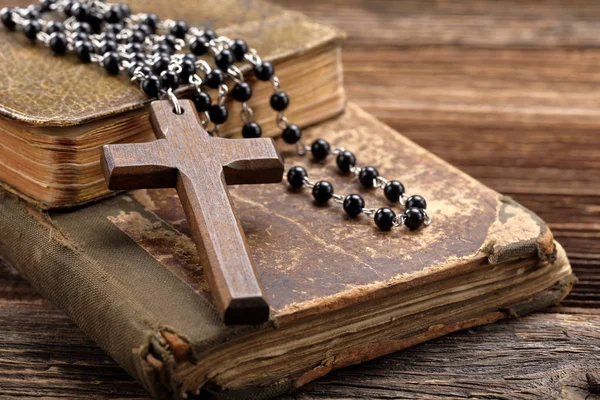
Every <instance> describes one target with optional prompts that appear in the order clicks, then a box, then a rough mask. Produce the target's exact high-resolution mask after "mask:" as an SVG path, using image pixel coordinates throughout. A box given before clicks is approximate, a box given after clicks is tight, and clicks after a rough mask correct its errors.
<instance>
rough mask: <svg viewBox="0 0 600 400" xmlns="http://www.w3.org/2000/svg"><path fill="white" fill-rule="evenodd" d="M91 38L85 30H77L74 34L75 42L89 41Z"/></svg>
mask: <svg viewBox="0 0 600 400" xmlns="http://www.w3.org/2000/svg"><path fill="white" fill-rule="evenodd" d="M89 40H90V36H89V35H88V34H87V33H85V32H77V33H76V34H75V35H74V36H73V41H74V42H75V43H77V42H81V41H89Z"/></svg>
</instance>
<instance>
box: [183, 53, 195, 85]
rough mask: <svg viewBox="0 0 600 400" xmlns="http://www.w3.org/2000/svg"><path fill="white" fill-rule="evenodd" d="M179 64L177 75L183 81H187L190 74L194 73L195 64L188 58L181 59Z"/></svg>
mask: <svg viewBox="0 0 600 400" xmlns="http://www.w3.org/2000/svg"><path fill="white" fill-rule="evenodd" d="M180 66H181V72H180V73H179V76H180V77H181V79H182V80H183V81H185V82H188V80H189V79H190V76H192V75H194V74H195V73H196V65H195V64H194V62H193V61H192V60H190V59H189V58H184V59H183V60H182V61H181V64H180Z"/></svg>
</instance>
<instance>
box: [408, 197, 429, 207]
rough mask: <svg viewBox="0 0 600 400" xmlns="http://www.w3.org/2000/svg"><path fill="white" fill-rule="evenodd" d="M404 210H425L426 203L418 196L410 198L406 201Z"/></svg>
mask: <svg viewBox="0 0 600 400" xmlns="http://www.w3.org/2000/svg"><path fill="white" fill-rule="evenodd" d="M406 208H422V209H426V208H427V202H426V201H425V199H424V198H423V197H421V196H419V195H414V196H410V197H409V198H408V199H406Z"/></svg>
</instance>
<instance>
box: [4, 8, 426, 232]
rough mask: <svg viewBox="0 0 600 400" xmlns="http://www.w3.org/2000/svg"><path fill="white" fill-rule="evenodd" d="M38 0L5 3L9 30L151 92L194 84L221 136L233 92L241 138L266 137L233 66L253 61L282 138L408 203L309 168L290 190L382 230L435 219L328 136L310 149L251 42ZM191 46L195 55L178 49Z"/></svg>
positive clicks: (299, 172) (295, 172)
mask: <svg viewBox="0 0 600 400" xmlns="http://www.w3.org/2000/svg"><path fill="white" fill-rule="evenodd" d="M40 3H41V4H40V5H39V6H35V5H33V6H29V7H27V8H12V9H10V8H4V9H2V11H1V12H0V20H1V22H2V24H3V25H4V26H5V27H6V28H7V29H8V30H16V29H17V28H18V29H19V30H21V31H22V32H23V33H24V35H25V36H26V37H27V38H29V39H30V40H31V41H32V42H36V41H40V42H43V43H44V44H45V45H46V46H47V47H49V48H50V49H51V50H52V52H53V53H54V54H57V55H62V54H65V53H68V52H73V53H74V54H76V55H77V57H78V58H79V59H80V61H81V62H84V63H89V62H93V63H97V64H99V65H101V66H102V67H103V68H104V69H105V70H106V72H107V73H108V74H110V75H118V74H119V73H120V72H121V71H122V70H125V71H126V73H127V74H128V75H129V77H130V78H132V81H133V82H136V83H138V84H139V85H140V88H141V90H142V91H143V92H144V93H145V94H146V95H148V96H149V97H157V96H160V95H162V94H166V93H170V91H173V90H175V89H177V88H178V87H179V86H180V85H183V84H193V85H196V89H197V93H196V94H195V95H194V96H193V98H192V100H193V102H194V105H195V108H196V110H197V111H198V112H199V113H204V115H206V117H207V120H206V121H210V122H212V123H214V124H215V131H214V133H218V125H219V124H222V123H224V122H226V121H227V120H228V117H229V112H228V110H227V107H225V105H224V101H225V96H227V95H229V96H231V97H232V98H233V99H235V100H236V101H238V102H240V103H242V120H243V121H244V125H243V128H242V135H243V136H244V137H245V138H257V137H260V136H261V135H262V129H261V127H260V125H258V124H257V123H256V122H253V121H252V110H251V109H250V107H249V106H248V104H247V103H246V102H247V101H248V100H250V98H251V97H252V87H251V86H250V85H249V84H248V83H246V82H244V81H243V76H242V75H241V72H239V70H238V69H237V68H236V67H235V63H236V62H241V61H244V60H247V61H249V62H250V63H251V64H253V66H254V75H255V76H256V78H257V79H258V80H261V81H271V83H272V85H273V89H274V93H273V94H272V95H271V98H270V101H269V103H270V105H271V108H272V109H273V110H274V111H276V112H277V126H279V127H280V128H281V129H282V133H281V136H282V139H283V140H284V141H285V142H286V143H289V144H295V145H296V146H297V149H298V152H299V153H300V154H302V153H303V152H304V150H310V152H311V154H312V156H313V157H314V158H315V159H316V160H319V161H323V160H325V159H327V157H328V156H329V155H334V156H335V157H336V164H337V166H338V168H339V170H340V171H341V172H343V173H348V172H353V173H354V174H355V175H356V176H357V179H358V180H359V182H360V183H361V184H362V186H364V187H365V188H369V189H370V188H382V189H383V192H384V195H385V197H386V198H387V199H388V201H390V202H391V203H401V204H402V205H404V206H405V212H404V213H403V214H401V215H398V216H396V214H395V213H394V212H393V211H392V210H391V209H389V208H385V207H384V208H381V209H379V210H374V209H365V208H364V204H365V202H364V199H363V198H362V197H361V196H360V195H357V194H352V195H349V196H346V197H342V196H339V195H336V194H335V193H334V191H333V187H332V185H331V184H330V183H329V182H327V181H319V182H316V183H314V184H313V183H312V182H310V181H308V178H307V173H306V170H304V168H302V167H294V168H292V169H290V170H289V171H288V182H289V183H290V186H291V187H293V188H301V187H303V186H307V185H310V187H311V188H312V193H313V197H314V198H315V201H316V202H317V203H318V204H326V203H327V202H328V201H329V200H330V199H332V198H333V199H334V200H335V201H336V202H338V203H340V204H342V205H343V208H344V211H345V212H346V213H347V214H348V215H349V216H350V217H357V216H358V215H360V214H361V213H363V214H366V215H369V216H372V217H373V218H374V221H375V223H376V225H377V226H378V227H379V228H380V229H382V230H389V229H391V228H392V227H393V226H398V225H405V226H406V227H407V228H408V229H411V230H414V229H418V228H419V227H421V226H423V225H424V224H428V223H429V217H428V215H427V212H426V211H425V210H426V207H427V203H426V201H425V199H424V198H423V197H421V196H418V195H413V196H407V195H406V194H405V188H404V185H403V184H402V183H401V182H399V181H395V180H393V181H389V182H388V181H386V180H385V179H383V178H381V177H380V176H379V173H378V171H377V169H376V168H374V167H371V166H367V167H362V168H358V167H356V157H355V155H354V154H353V153H352V152H350V151H347V150H344V149H334V150H332V149H331V146H330V145H329V143H328V142H327V141H325V140H323V139H318V140H316V141H315V142H314V143H313V144H312V145H311V146H310V147H307V146H305V145H304V144H303V143H302V130H301V129H300V127H299V126H297V125H295V124H292V123H289V122H288V121H287V119H286V118H285V116H284V115H283V112H284V111H285V110H286V109H287V108H288V107H289V105H290V99H289V97H288V95H287V94H286V93H285V92H284V91H282V90H281V88H280V86H279V79H278V78H277V77H276V76H275V69H274V67H273V65H272V64H271V63H270V62H268V61H262V60H261V59H260V58H259V57H258V56H257V55H256V51H255V50H254V49H252V48H250V47H249V46H248V45H247V43H246V42H245V41H243V40H241V39H235V40H229V39H227V38H224V37H218V36H217V34H216V33H215V32H214V31H212V30H210V29H205V30H198V29H197V28H190V27H189V26H188V24H187V23H186V22H185V21H170V20H167V21H161V20H160V19H159V18H158V16H156V15H155V14H152V13H147V14H137V15H136V16H135V18H134V17H131V19H130V16H131V10H130V9H129V7H128V6H127V5H124V4H108V3H100V2H94V3H88V2H79V1H76V0H70V1H67V0H58V1H56V0H42V1H41V2H40ZM102 4H104V5H102ZM50 11H52V12H59V13H60V12H62V13H64V15H65V16H66V17H67V18H70V17H72V19H73V20H74V21H75V22H72V20H69V22H68V23H65V24H66V25H67V26H65V24H63V23H62V22H60V21H48V22H44V21H43V20H41V15H42V14H43V13H46V12H50ZM132 21H136V22H135V23H134V22H132ZM148 39H150V41H148ZM148 43H154V44H153V45H151V44H148ZM186 45H187V47H188V48H189V53H186V54H181V53H179V52H180V51H181V50H182V49H183V48H184V47H185V46H186ZM209 50H210V51H212V52H213V53H214V54H215V57H214V63H215V65H216V68H210V67H208V64H206V63H204V61H198V60H196V57H197V56H201V55H205V54H207V53H208V51H209ZM202 63H204V64H206V65H204V64H202ZM198 68H200V70H201V71H202V72H203V73H204V74H205V75H204V78H201V77H199V76H198V75H197V73H198ZM229 76H231V78H232V79H233V80H234V81H235V85H234V86H233V88H232V90H231V91H229V88H228V87H227V86H226V85H225V82H226V79H227V78H228V77H229ZM203 86H206V87H208V88H210V89H219V98H218V101H217V102H216V103H215V104H213V103H212V101H211V97H210V96H209V95H208V94H207V93H206V92H205V91H204V89H203ZM169 95H170V96H172V94H169ZM203 121H204V120H203ZM203 123H204V122H203ZM307 182H308V183H307Z"/></svg>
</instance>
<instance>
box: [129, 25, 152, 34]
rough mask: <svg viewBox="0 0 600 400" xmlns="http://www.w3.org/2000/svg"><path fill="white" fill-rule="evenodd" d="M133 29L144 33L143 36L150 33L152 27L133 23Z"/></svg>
mask: <svg viewBox="0 0 600 400" xmlns="http://www.w3.org/2000/svg"><path fill="white" fill-rule="evenodd" d="M133 30H134V31H140V32H142V33H143V34H144V36H149V35H152V33H153V32H152V29H150V27H149V26H148V25H145V24H139V25H135V26H134V27H133Z"/></svg>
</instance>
